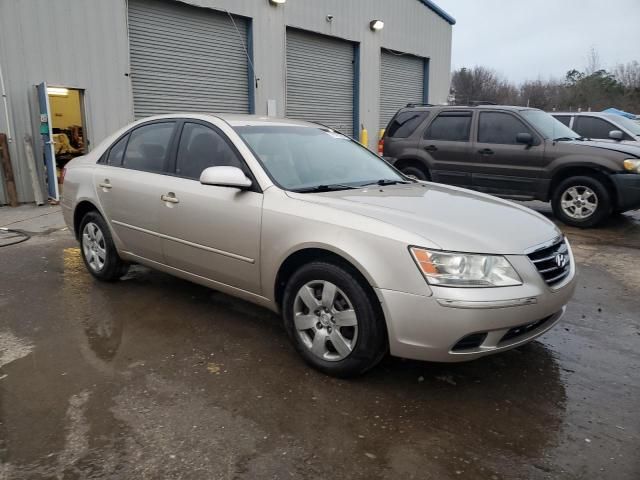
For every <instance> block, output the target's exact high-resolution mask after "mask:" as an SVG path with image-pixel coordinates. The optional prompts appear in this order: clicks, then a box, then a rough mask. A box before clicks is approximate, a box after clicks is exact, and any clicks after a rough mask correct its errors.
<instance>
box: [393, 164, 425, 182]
mask: <svg viewBox="0 0 640 480" xmlns="http://www.w3.org/2000/svg"><path fill="white" fill-rule="evenodd" d="M400 171H401V172H402V173H404V174H405V175H406V176H407V177H413V178H416V179H418V180H429V174H428V173H427V172H425V170H424V169H422V168H420V167H416V166H415V165H408V166H406V167H402V168H401V169H400Z"/></svg>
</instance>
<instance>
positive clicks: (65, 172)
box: [60, 168, 67, 185]
mask: <svg viewBox="0 0 640 480" xmlns="http://www.w3.org/2000/svg"><path fill="white" fill-rule="evenodd" d="M66 174H67V169H66V168H63V169H62V172H60V184H61V185H62V184H63V183H64V177H65V175H66Z"/></svg>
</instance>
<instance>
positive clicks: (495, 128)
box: [478, 112, 533, 145]
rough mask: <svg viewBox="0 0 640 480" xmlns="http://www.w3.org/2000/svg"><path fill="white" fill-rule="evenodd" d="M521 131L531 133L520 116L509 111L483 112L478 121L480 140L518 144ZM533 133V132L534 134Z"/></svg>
mask: <svg viewBox="0 0 640 480" xmlns="http://www.w3.org/2000/svg"><path fill="white" fill-rule="evenodd" d="M519 133H530V134H532V133H531V131H530V130H529V128H527V126H526V125H525V124H524V123H522V121H521V120H520V119H519V118H516V117H514V116H513V115H511V114H509V113H501V112H481V113H480V120H479V122H478V142H480V143H498V144H503V145H516V144H518V142H517V141H516V137H517V135H518V134H519ZM532 135H533V134H532Z"/></svg>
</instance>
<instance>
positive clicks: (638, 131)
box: [609, 115, 640, 136]
mask: <svg viewBox="0 0 640 480" xmlns="http://www.w3.org/2000/svg"><path fill="white" fill-rule="evenodd" d="M609 118H610V119H611V120H613V121H614V122H616V123H617V124H618V125H621V126H622V127H624V128H626V129H627V130H629V131H630V132H631V133H632V134H634V135H639V136H640V123H638V122H637V121H635V120H631V119H630V118H627V117H623V116H622V115H611V116H609Z"/></svg>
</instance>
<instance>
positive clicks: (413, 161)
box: [393, 157, 431, 179]
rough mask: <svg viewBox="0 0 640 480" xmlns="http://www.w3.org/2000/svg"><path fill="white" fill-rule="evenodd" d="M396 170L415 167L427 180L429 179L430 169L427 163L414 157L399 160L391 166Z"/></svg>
mask: <svg viewBox="0 0 640 480" xmlns="http://www.w3.org/2000/svg"><path fill="white" fill-rule="evenodd" d="M393 166H394V167H396V168H397V169H398V170H402V169H403V168H406V167H416V168H419V169H420V170H422V171H423V172H424V174H425V175H426V176H427V178H428V179H431V169H430V168H429V162H427V161H426V160H424V159H420V158H416V157H404V158H399V159H398V160H396V161H395V163H394V164H393Z"/></svg>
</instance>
